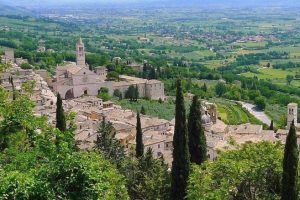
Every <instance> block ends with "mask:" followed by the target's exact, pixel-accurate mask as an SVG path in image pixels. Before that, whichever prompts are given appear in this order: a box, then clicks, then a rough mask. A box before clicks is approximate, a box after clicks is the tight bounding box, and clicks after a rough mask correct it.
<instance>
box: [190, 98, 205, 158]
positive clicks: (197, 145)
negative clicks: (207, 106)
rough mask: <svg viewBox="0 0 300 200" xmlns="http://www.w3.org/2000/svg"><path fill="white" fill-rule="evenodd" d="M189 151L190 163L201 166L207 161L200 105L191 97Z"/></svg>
mask: <svg viewBox="0 0 300 200" xmlns="http://www.w3.org/2000/svg"><path fill="white" fill-rule="evenodd" d="M188 131H189V151H190V156H191V163H196V164H202V163H203V162H204V161H205V160H206V159H207V155H206V154H207V149H206V146H207V144H206V136H205V133H204V128H203V126H202V121H201V103H200V101H199V99H198V97H197V96H194V97H193V102H192V105H191V108H190V113H189V118H188Z"/></svg>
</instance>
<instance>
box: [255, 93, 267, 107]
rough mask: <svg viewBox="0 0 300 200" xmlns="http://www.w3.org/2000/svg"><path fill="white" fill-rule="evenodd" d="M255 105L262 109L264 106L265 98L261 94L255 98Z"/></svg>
mask: <svg viewBox="0 0 300 200" xmlns="http://www.w3.org/2000/svg"><path fill="white" fill-rule="evenodd" d="M255 105H256V106H257V108H258V109H260V110H264V109H265V108H266V101H265V98H264V97H262V96H259V97H257V98H256V99H255Z"/></svg>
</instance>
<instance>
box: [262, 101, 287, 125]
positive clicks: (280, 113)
mask: <svg viewBox="0 0 300 200" xmlns="http://www.w3.org/2000/svg"><path fill="white" fill-rule="evenodd" d="M265 113H266V114H267V115H268V116H269V117H270V118H271V119H272V120H273V121H274V124H275V126H276V127H277V128H284V126H285V119H286V107H285V106H281V105H278V104H272V105H269V104H267V106H266V109H265Z"/></svg>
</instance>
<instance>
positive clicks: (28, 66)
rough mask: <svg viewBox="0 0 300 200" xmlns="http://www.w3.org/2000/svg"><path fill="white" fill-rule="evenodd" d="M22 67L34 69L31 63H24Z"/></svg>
mask: <svg viewBox="0 0 300 200" xmlns="http://www.w3.org/2000/svg"><path fill="white" fill-rule="evenodd" d="M20 67H21V68H22V69H32V67H31V65H30V64H28V63H22V64H21V65H20Z"/></svg>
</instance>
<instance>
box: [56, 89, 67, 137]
mask: <svg viewBox="0 0 300 200" xmlns="http://www.w3.org/2000/svg"><path fill="white" fill-rule="evenodd" d="M56 128H58V129H59V130H60V131H61V132H65V131H66V129H67V125H66V116H65V111H64V107H63V102H62V98H61V96H60V94H59V93H58V94H57V101H56Z"/></svg>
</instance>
